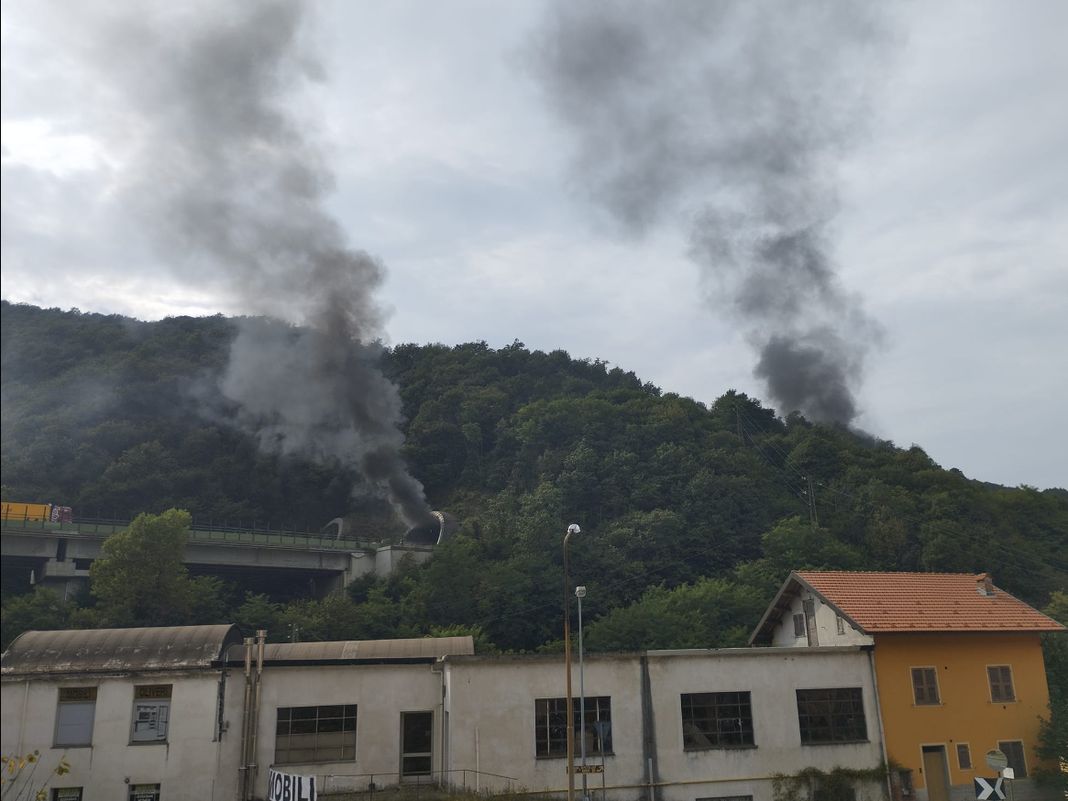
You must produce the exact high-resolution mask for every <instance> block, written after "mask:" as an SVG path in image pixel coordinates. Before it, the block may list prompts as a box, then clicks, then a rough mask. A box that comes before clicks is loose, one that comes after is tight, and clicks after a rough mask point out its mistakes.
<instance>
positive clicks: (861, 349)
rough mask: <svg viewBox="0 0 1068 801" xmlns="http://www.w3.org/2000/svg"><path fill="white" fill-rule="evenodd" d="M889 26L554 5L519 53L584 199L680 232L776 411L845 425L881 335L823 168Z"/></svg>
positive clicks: (618, 215) (859, 107)
mask: <svg viewBox="0 0 1068 801" xmlns="http://www.w3.org/2000/svg"><path fill="white" fill-rule="evenodd" d="M888 29H889V26H888V25H887V24H886V21H885V20H884V19H882V18H881V17H880V15H879V10H878V8H877V7H876V6H873V5H871V4H856V3H847V2H837V1H835V0H827V1H826V2H817V3H806V4H783V3H772V2H744V3H743V2H733V3H732V2H716V3H711V2H704V1H703V0H678V2H673V3H671V4H668V5H664V4H658V3H652V2H614V3H566V2H560V3H557V4H556V5H554V6H552V7H551V10H550V12H549V13H548V14H547V16H546V21H545V24H544V26H543V27H542V28H541V29H540V30H539V31H538V32H537V34H536V36H535V37H534V39H533V40H532V43H531V46H530V48H529V50H528V57H529V63H530V64H531V67H532V69H533V71H534V73H535V75H536V77H537V79H538V81H539V84H540V86H541V87H542V89H543V91H544V94H545V96H546V99H547V101H548V102H549V104H550V105H551V107H552V108H553V109H554V111H555V112H556V113H557V114H558V115H559V117H560V118H561V119H562V120H563V121H564V123H565V124H566V126H567V127H568V129H569V130H570V131H571V132H572V133H573V135H574V137H575V140H576V148H575V149H576V153H575V158H574V162H573V174H574V176H575V178H576V182H577V185H578V186H579V187H580V188H581V191H582V192H583V193H584V194H585V195H587V196H588V198H589V199H590V200H591V201H592V202H593V203H594V204H595V205H597V206H598V207H600V208H602V209H604V210H606V211H607V212H608V213H609V215H610V217H611V218H612V219H614V220H615V221H617V223H618V224H619V225H620V226H621V227H622V228H623V230H624V231H625V232H626V233H628V234H632V235H640V234H642V233H644V232H645V231H647V230H648V229H650V228H651V227H653V226H655V225H658V224H660V223H661V222H663V221H664V220H665V219H666V218H670V219H675V220H677V219H682V220H684V221H685V224H686V225H687V227H688V231H689V241H690V246H689V255H690V256H691V258H692V259H693V260H694V261H695V262H696V263H697V264H698V265H699V266H700V268H701V272H702V277H703V280H704V281H705V285H706V287H707V290H708V292H709V295H710V296H711V297H712V298H713V299H714V302H715V303H716V304H717V305H719V306H721V307H723V308H725V309H726V310H727V311H728V312H729V313H730V314H731V315H732V316H733V318H734V319H736V320H737V321H738V322H739V323H740V325H741V328H742V331H743V334H744V336H745V338H746V340H747V341H748V342H749V344H750V345H751V346H752V347H753V348H754V350H755V351H756V353H757V366H756V368H755V370H754V373H755V375H756V376H757V377H758V378H760V379H762V380H763V381H764V383H765V385H766V387H767V390H768V392H769V394H770V396H771V399H772V400H773V402H774V403H775V404H776V406H777V407H778V409H779V410H780V411H781V412H783V413H788V412H792V411H795V410H796V411H801V412H802V413H803V414H804V415H805V416H806V417H808V418H809V419H812V420H817V421H826V422H836V423H840V424H845V425H848V424H850V423H852V421H853V420H854V419H855V418H856V416H857V415H858V413H859V410H858V407H857V401H856V391H857V388H858V386H859V383H860V380H861V377H862V375H863V367H864V361H865V358H866V356H867V355H868V353H869V352H870V350H871V349H872V348H873V347H874V346H876V345H877V344H878V343H879V340H880V336H881V334H880V328H879V326H878V324H877V323H876V322H875V321H874V320H872V319H871V318H870V317H869V316H868V315H867V314H866V313H865V311H864V309H863V307H862V304H861V302H860V300H859V298H858V297H856V296H855V295H852V294H850V293H849V292H847V291H846V290H845V289H844V288H843V287H842V285H841V284H840V282H839V280H838V277H837V275H836V272H835V267H834V263H833V259H832V256H831V247H830V224H831V221H832V220H833V218H834V215H835V212H836V205H837V203H836V191H835V168H836V166H837V161H838V159H839V158H840V157H841V154H842V153H843V151H844V150H845V149H846V148H847V147H848V146H849V145H850V143H852V142H853V141H854V140H855V139H856V137H857V135H858V133H859V131H860V130H861V129H862V127H863V126H862V120H863V118H864V111H865V107H866V98H867V97H868V94H869V83H870V81H871V79H872V78H873V73H874V70H873V65H874V64H877V63H878V62H879V60H880V56H881V53H882V52H883V50H884V45H885V43H886V42H887V40H888V38H889V37H888V35H887V31H888Z"/></svg>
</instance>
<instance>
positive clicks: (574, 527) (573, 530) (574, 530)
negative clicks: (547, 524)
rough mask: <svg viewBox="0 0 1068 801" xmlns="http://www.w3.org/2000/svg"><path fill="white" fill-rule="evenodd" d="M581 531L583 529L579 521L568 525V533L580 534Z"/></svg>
mask: <svg viewBox="0 0 1068 801" xmlns="http://www.w3.org/2000/svg"><path fill="white" fill-rule="evenodd" d="M581 532H582V529H581V528H579V525H578V523H572V524H571V525H570V526H568V527H567V533H568V534H580V533H581Z"/></svg>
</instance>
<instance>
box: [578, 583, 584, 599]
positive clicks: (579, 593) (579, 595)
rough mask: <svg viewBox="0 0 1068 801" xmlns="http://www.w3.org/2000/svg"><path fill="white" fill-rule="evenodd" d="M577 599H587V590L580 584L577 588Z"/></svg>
mask: <svg viewBox="0 0 1068 801" xmlns="http://www.w3.org/2000/svg"><path fill="white" fill-rule="evenodd" d="M575 597H576V598H585V597H586V588H585V587H584V586H583V585H581V584H580V585H579V586H577V587H575Z"/></svg>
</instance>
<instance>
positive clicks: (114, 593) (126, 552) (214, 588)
mask: <svg viewBox="0 0 1068 801" xmlns="http://www.w3.org/2000/svg"><path fill="white" fill-rule="evenodd" d="M189 522H190V516H189V513H188V512H184V511H180V510H178V509H168V510H167V511H166V512H163V513H162V514H159V515H151V514H140V515H138V516H137V517H136V518H134V520H133V522H132V523H130V525H129V526H128V527H127V528H126V529H124V530H123V531H119V532H117V533H115V534H112V535H111V536H110V537H108V538H107V539H106V540H105V541H104V544H103V546H102V547H101V551H102V553H101V557H100V558H99V559H97V560H96V561H95V562H93V564H92V567H91V568H90V571H89V576H90V584H91V587H92V593H93V595H94V596H95V597H96V599H97V613H98V615H99V618H100V620H101V622H103V623H105V624H106V625H109V626H118V627H125V626H167V625H183V624H188V623H191V622H194V621H198V622H199V621H201V620H203V622H212V623H214V622H218V620H217V618H218V617H219V616H220V614H221V613H222V612H223V611H224V610H223V607H222V605H221V603H220V601H219V600H218V595H219V592H220V586H219V584H218V582H217V581H216V580H212V579H206V580H204V579H197V580H194V579H191V578H190V577H189V573H188V571H187V570H186V567H185V564H184V562H183V558H184V556H185V544H186V540H187V538H188V534H189ZM205 614H206V615H207V616H209V618H216V619H208V620H204V619H203V618H202V617H200V615H205Z"/></svg>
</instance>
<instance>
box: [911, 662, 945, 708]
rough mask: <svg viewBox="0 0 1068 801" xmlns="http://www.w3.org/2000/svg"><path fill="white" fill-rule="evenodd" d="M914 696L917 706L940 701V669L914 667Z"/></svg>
mask: <svg viewBox="0 0 1068 801" xmlns="http://www.w3.org/2000/svg"><path fill="white" fill-rule="evenodd" d="M912 697H913V699H914V700H915V702H916V705H917V706H926V705H931V704H937V703H939V697H938V671H937V670H936V669H935V668H933V667H914V668H912Z"/></svg>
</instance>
